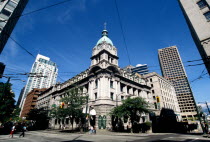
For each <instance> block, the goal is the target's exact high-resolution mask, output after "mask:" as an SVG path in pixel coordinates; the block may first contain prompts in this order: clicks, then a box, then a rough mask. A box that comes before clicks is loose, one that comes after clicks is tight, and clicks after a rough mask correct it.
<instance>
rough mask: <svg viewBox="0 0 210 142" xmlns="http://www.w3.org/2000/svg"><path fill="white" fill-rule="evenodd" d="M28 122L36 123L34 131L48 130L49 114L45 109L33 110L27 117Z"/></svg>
mask: <svg viewBox="0 0 210 142" xmlns="http://www.w3.org/2000/svg"><path fill="white" fill-rule="evenodd" d="M26 119H27V120H31V121H33V123H34V126H33V127H34V129H46V128H47V127H48V121H49V118H48V112H47V110H44V109H36V108H35V109H31V110H30V111H29V113H28V114H27V116H26Z"/></svg>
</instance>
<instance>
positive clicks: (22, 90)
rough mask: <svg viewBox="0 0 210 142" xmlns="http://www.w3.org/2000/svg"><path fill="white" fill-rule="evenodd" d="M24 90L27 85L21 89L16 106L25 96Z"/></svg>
mask: <svg viewBox="0 0 210 142" xmlns="http://www.w3.org/2000/svg"><path fill="white" fill-rule="evenodd" d="M24 90H25V86H24V87H23V88H22V89H21V91H20V95H19V97H18V101H17V104H16V106H19V105H20V101H21V99H22V97H23V93H24Z"/></svg>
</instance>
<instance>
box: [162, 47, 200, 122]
mask: <svg viewBox="0 0 210 142" xmlns="http://www.w3.org/2000/svg"><path fill="white" fill-rule="evenodd" d="M158 56H159V61H160V66H161V71H162V74H163V77H164V78H166V79H167V80H169V81H170V82H171V83H172V84H173V86H174V88H175V92H176V95H177V99H178V103H179V107H180V110H181V115H182V119H183V120H186V121H190V120H194V118H195V116H196V115H197V112H196V104H195V100H194V97H193V94H192V90H191V88H190V85H189V82H188V79H187V75H186V72H185V69H184V66H183V63H182V60H181V57H180V55H179V52H178V49H177V47H176V46H171V47H167V48H163V49H159V50H158Z"/></svg>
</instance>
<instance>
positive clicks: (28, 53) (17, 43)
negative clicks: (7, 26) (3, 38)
mask: <svg viewBox="0 0 210 142" xmlns="http://www.w3.org/2000/svg"><path fill="white" fill-rule="evenodd" d="M9 38H10V39H11V40H13V41H14V42H15V43H16V44H17V45H18V46H19V47H20V48H22V49H23V50H24V51H26V52H27V53H28V54H29V55H31V56H32V57H34V58H36V57H35V56H34V55H33V54H32V53H31V52H29V51H28V50H27V49H25V48H24V47H23V46H22V45H20V43H18V42H17V41H16V40H15V39H13V38H12V37H11V36H10V37H9Z"/></svg>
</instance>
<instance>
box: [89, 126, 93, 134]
mask: <svg viewBox="0 0 210 142" xmlns="http://www.w3.org/2000/svg"><path fill="white" fill-rule="evenodd" d="M92 133H93V126H90V131H89V134H92Z"/></svg>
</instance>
